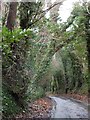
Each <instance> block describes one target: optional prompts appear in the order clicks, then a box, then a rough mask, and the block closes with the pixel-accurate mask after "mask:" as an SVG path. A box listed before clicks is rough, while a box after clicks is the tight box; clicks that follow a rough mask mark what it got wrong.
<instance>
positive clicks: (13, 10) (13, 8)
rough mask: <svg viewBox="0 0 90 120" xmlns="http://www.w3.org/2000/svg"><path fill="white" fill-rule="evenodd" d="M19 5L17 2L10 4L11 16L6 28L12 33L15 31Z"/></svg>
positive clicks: (9, 15)
mask: <svg viewBox="0 0 90 120" xmlns="http://www.w3.org/2000/svg"><path fill="white" fill-rule="evenodd" d="M17 5H18V3H17V2H11V3H10V8H9V14H8V18H7V25H6V27H7V28H8V29H9V30H11V31H12V30H13V29H14V26H15V21H16V13H17Z"/></svg>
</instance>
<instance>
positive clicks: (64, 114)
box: [50, 97, 88, 118]
mask: <svg viewBox="0 0 90 120" xmlns="http://www.w3.org/2000/svg"><path fill="white" fill-rule="evenodd" d="M50 98H51V99H52V100H54V101H55V103H56V105H55V109H54V112H53V114H52V116H51V118H88V107H86V108H85V107H84V106H83V105H81V104H80V103H77V102H74V101H72V100H70V99H63V98H59V97H50Z"/></svg>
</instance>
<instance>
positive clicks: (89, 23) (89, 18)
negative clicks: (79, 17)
mask: <svg viewBox="0 0 90 120" xmlns="http://www.w3.org/2000/svg"><path fill="white" fill-rule="evenodd" d="M85 7H86V5H85ZM85 17H86V19H85V28H86V31H85V32H86V41H87V58H88V96H89V98H90V3H88V8H87V11H86V12H85Z"/></svg>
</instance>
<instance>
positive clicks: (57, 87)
mask: <svg viewBox="0 0 90 120" xmlns="http://www.w3.org/2000/svg"><path fill="white" fill-rule="evenodd" d="M62 3H63V1H62V2H55V3H54V4H50V6H49V7H48V8H47V9H46V10H43V4H44V3H41V2H37V3H35V2H29V3H27V2H20V3H17V2H10V3H2V4H4V9H2V12H4V14H3V16H2V41H3V43H0V45H2V97H3V101H2V104H3V117H7V116H10V115H12V116H14V115H15V114H16V113H18V112H20V111H22V110H23V109H26V108H27V107H26V106H27V102H28V101H33V100H35V99H38V98H40V97H43V96H45V93H46V92H52V93H58V94H61V93H66V94H67V93H70V92H72V93H80V94H88V93H89V92H90V90H89V89H90V82H89V79H90V78H89V73H90V42H89V38H90V28H89V27H90V22H89V18H90V3H89V2H83V3H82V5H81V4H79V3H75V5H74V7H73V10H72V12H71V15H70V17H69V18H68V19H67V21H66V22H59V23H57V20H59V21H61V18H58V16H57V12H58V11H57V10H58V9H56V7H57V6H58V5H59V6H61V5H62ZM54 8H55V9H54ZM47 11H51V13H52V12H53V11H54V12H55V13H54V15H53V16H52V15H51V14H50V15H51V16H50V18H48V19H47V18H46V17H45V14H46V12H47ZM13 108H15V109H13Z"/></svg>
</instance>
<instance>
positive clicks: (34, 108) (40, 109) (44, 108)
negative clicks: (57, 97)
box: [16, 97, 52, 120]
mask: <svg viewBox="0 0 90 120" xmlns="http://www.w3.org/2000/svg"><path fill="white" fill-rule="evenodd" d="M51 109H52V101H51V100H50V99H49V98H46V97H45V98H40V99H39V100H36V101H35V102H33V103H29V105H28V111H27V112H25V111H24V112H23V113H21V114H20V115H18V116H17V117H16V118H22V120H23V118H50V111H51Z"/></svg>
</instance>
